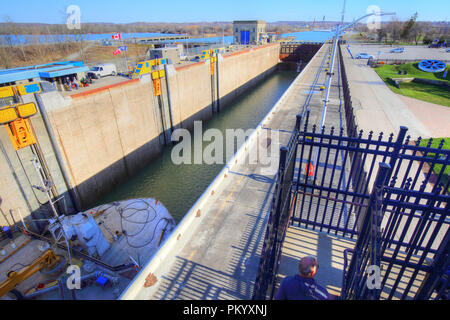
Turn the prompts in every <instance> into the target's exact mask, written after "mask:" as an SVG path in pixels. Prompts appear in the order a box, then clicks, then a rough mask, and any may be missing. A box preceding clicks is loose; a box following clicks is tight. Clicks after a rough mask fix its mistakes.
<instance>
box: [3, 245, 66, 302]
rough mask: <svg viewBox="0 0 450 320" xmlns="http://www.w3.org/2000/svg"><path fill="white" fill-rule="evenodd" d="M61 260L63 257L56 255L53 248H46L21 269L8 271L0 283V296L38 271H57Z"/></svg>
mask: <svg viewBox="0 0 450 320" xmlns="http://www.w3.org/2000/svg"><path fill="white" fill-rule="evenodd" d="M62 260H63V257H61V256H57V255H56V254H55V252H54V251H53V250H51V249H48V250H47V251H45V252H44V254H43V255H41V256H40V257H39V258H37V259H36V260H34V261H33V263H31V264H30V265H29V266H27V267H26V268H24V269H22V270H21V271H9V272H8V273H7V278H6V280H5V281H3V282H2V283H1V284H0V298H1V297H3V296H4V295H5V294H7V293H8V292H10V291H12V290H14V288H15V287H16V286H17V285H19V284H20V283H22V282H23V281H25V280H26V279H28V278H29V277H31V276H32V275H33V274H35V273H36V272H38V271H44V272H46V273H49V274H50V273H54V272H57V271H58V270H59V267H60V266H61V265H62V264H61V262H62Z"/></svg>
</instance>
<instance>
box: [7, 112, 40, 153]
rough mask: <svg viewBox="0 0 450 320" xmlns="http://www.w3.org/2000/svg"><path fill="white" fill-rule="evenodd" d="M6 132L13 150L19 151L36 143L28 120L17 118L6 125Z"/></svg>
mask: <svg viewBox="0 0 450 320" xmlns="http://www.w3.org/2000/svg"><path fill="white" fill-rule="evenodd" d="M6 131H7V132H8V136H9V138H10V139H11V142H12V144H13V146H14V149H15V150H19V149H22V148H25V147H27V146H30V145H32V144H35V143H36V139H35V137H34V135H33V131H32V130H31V126H30V123H29V122H28V119H22V118H19V119H17V120H15V121H13V122H10V123H8V124H7V125H6Z"/></svg>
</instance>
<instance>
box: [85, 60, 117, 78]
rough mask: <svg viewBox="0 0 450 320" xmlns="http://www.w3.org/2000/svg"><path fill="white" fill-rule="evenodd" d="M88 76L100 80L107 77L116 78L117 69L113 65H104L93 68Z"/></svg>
mask: <svg viewBox="0 0 450 320" xmlns="http://www.w3.org/2000/svg"><path fill="white" fill-rule="evenodd" d="M87 74H88V76H89V77H91V78H94V79H99V78H101V77H106V76H115V75H116V74H117V69H116V66H115V65H114V64H113V63H103V64H97V65H95V66H93V67H92V68H91V70H90V71H89V72H88V73H87Z"/></svg>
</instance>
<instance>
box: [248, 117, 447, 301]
mask: <svg viewBox="0 0 450 320" xmlns="http://www.w3.org/2000/svg"><path fill="white" fill-rule="evenodd" d="M308 117H309V116H308V115H307V116H306V121H305V124H304V128H303V129H302V130H300V117H298V118H297V126H296V130H295V133H294V134H293V136H292V137H291V140H290V141H289V144H288V145H287V147H285V148H282V149H281V158H280V167H279V172H278V177H277V185H276V191H275V195H274V198H273V202H272V207H271V211H270V218H269V223H268V226H267V231H266V238H265V241H264V246H263V252H262V258H261V264H260V268H259V274H258V277H257V280H256V285H255V292H254V298H255V299H266V298H271V297H272V296H273V288H274V284H275V281H276V273H277V270H278V265H279V261H280V256H281V248H282V242H283V238H284V235H285V232H286V229H287V228H288V226H289V222H290V223H291V224H293V225H295V226H297V227H302V228H308V229H312V230H316V231H319V232H325V233H331V234H334V235H338V236H342V237H345V238H348V239H354V240H355V247H354V249H353V250H347V251H346V252H345V255H346V256H345V266H344V271H343V285H342V292H341V296H342V298H344V299H379V298H382V299H393V298H399V299H429V298H433V299H439V298H442V297H445V296H446V295H447V294H448V278H446V276H445V273H446V271H447V270H448V269H449V256H448V254H449V244H450V242H449V240H450V236H449V223H450V216H449V200H450V197H449V196H448V190H449V184H450V179H448V173H445V171H446V170H447V171H448V169H447V168H449V166H450V151H449V150H444V149H443V141H441V143H440V144H439V146H438V148H432V147H431V143H432V141H431V140H430V142H429V143H428V145H427V146H421V145H420V141H421V139H420V138H419V139H418V140H417V141H415V142H412V141H410V138H409V136H406V133H407V128H405V127H402V128H400V131H399V133H398V135H397V138H396V139H395V140H394V135H393V134H391V135H389V136H388V137H387V138H385V137H384V135H383V133H380V134H379V135H378V136H377V137H376V138H375V137H374V135H373V133H372V132H370V133H369V134H368V136H367V137H363V135H364V134H363V132H362V131H360V132H359V133H358V134H356V130H355V129H353V131H352V134H350V135H349V136H344V134H343V130H342V129H341V130H340V131H339V132H338V133H335V131H334V128H331V129H330V130H329V131H328V132H327V131H326V129H325V128H321V129H320V132H318V131H317V128H316V127H315V126H312V128H309V125H308ZM313 153H317V154H318V157H317V159H318V161H317V163H313V161H312V159H313V157H312V154H313ZM377 268H378V269H377ZM371 271H374V272H375V271H378V276H379V277H378V278H379V281H378V282H375V284H374V286H373V287H371V286H368V278H369V276H370V272H371Z"/></svg>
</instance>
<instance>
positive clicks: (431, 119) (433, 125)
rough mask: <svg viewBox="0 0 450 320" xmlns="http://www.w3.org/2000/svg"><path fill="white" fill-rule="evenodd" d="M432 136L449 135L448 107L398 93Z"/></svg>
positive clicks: (449, 108)
mask: <svg viewBox="0 0 450 320" xmlns="http://www.w3.org/2000/svg"><path fill="white" fill-rule="evenodd" d="M398 96H399V98H400V99H401V100H402V101H403V102H404V103H405V104H406V105H407V106H408V108H409V110H410V111H411V112H412V113H413V114H414V115H415V116H416V118H417V119H419V120H420V122H422V124H423V125H424V126H425V127H426V129H427V130H428V131H429V132H430V134H431V137H433V138H445V137H450V107H446V106H441V105H438V104H434V103H430V102H426V101H422V100H418V99H414V98H410V97H406V96H402V95H398Z"/></svg>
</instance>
